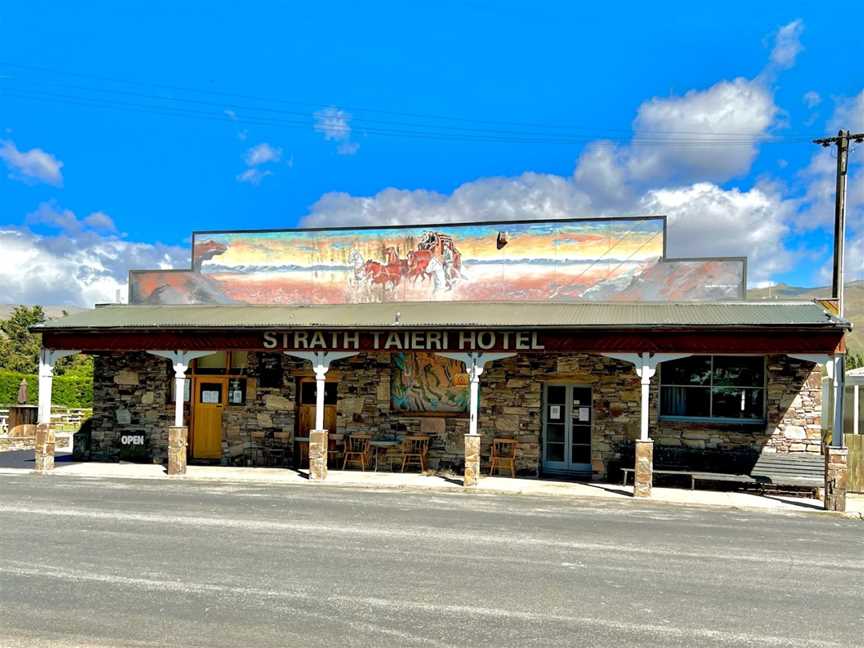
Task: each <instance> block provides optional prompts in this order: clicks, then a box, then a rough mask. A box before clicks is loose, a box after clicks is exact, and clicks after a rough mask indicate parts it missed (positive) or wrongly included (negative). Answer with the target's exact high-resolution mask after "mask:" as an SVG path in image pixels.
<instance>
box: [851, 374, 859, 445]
mask: <svg viewBox="0 0 864 648" xmlns="http://www.w3.org/2000/svg"><path fill="white" fill-rule="evenodd" d="M860 387H861V385H859V384H858V383H855V385H854V387H852V394H853V396H852V434H860V433H861V430H860V426H861V401H860V400H859V395H858V392H859V391H860Z"/></svg>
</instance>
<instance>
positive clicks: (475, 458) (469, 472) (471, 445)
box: [462, 434, 480, 486]
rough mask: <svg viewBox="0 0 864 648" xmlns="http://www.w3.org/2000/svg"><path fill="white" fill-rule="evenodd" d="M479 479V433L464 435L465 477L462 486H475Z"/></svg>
mask: <svg viewBox="0 0 864 648" xmlns="http://www.w3.org/2000/svg"><path fill="white" fill-rule="evenodd" d="M479 479H480V435H479V434H466V435H465V477H464V478H463V480H462V485H463V486H476V485H477V481H478V480H479Z"/></svg>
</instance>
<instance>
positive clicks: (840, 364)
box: [813, 129, 864, 448]
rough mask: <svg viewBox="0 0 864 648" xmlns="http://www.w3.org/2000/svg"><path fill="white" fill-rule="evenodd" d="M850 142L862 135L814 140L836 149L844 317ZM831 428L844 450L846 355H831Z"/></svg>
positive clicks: (839, 294)
mask: <svg viewBox="0 0 864 648" xmlns="http://www.w3.org/2000/svg"><path fill="white" fill-rule="evenodd" d="M849 140H853V141H854V142H855V143H856V144H861V143H864V133H855V134H854V135H852V134H850V133H849V131H848V130H843V129H840V131H838V133H837V136H836V137H822V138H820V139H816V140H813V143H814V144H820V145H822V146H823V147H825V148H828V147H829V146H831V145H835V146H837V189H836V194H835V196H834V272H833V275H832V280H831V297H833V298H834V299H836V300H837V313H838V314H839V315H840V317H843V315H844V311H845V308H844V303H843V292H844V286H843V281H844V276H843V265H844V258H843V255H844V251H845V250H844V248H845V240H846V174H847V171H848V169H849ZM833 362H834V380H833V382H834V425H833V428H834V429H833V432H832V435H831V437H832V438H831V445H832V446H834V447H835V448H842V447H843V396H844V390H845V387H846V380H845V378H846V375H845V374H846V354H845V353H842V354H836V355H835V356H834V360H833Z"/></svg>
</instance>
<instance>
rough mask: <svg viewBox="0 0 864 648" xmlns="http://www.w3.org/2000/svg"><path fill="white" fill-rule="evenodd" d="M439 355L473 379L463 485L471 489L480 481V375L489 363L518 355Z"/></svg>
mask: <svg viewBox="0 0 864 648" xmlns="http://www.w3.org/2000/svg"><path fill="white" fill-rule="evenodd" d="M437 355H439V356H443V357H445V358H450V359H451V360H458V361H459V362H462V363H464V364H465V370H466V371H467V372H468V375H469V377H470V378H471V391H470V400H469V405H468V409H469V413H468V434H466V435H465V437H464V442H465V474H464V477H463V479H462V485H463V486H464V487H466V488H471V487H474V486H476V485H477V482H478V481H479V479H480V434H479V430H478V425H477V418H478V411H479V409H480V375H481V374H482V373H483V368H484V366H485V365H486V363H487V362H494V361H495V360H502V359H504V358H509V357H511V356H514V355H516V354H515V353H482V352H479V353H476V352H475V353H441V352H439V353H438V354H437Z"/></svg>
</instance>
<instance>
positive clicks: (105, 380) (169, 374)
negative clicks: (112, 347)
mask: <svg viewBox="0 0 864 648" xmlns="http://www.w3.org/2000/svg"><path fill="white" fill-rule="evenodd" d="M173 377H174V372H173V370H172V369H171V365H170V363H169V362H168V360H165V359H164V358H158V357H156V356H153V355H150V354H149V353H145V352H134V353H111V354H100V355H96V356H95V357H94V358H93V427H92V441H91V456H92V458H93V459H97V460H102V461H117V460H120V459H128V460H133V461H135V460H138V461H153V462H154V463H162V462H164V461H165V460H166V459H167V456H168V426H169V425H172V424H173V421H174V404H173V403H171V402H169V399H170V396H171V381H172V380H173ZM187 413H188V407H187ZM129 434H143V435H144V439H145V444H144V446H140V447H139V446H127V447H124V446H122V445H121V443H120V439H121V437H122V436H123V435H129Z"/></svg>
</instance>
